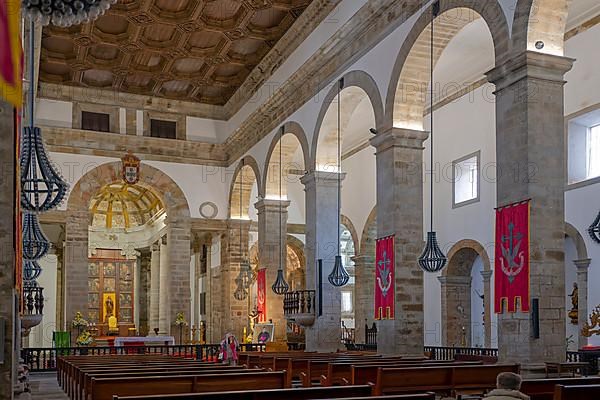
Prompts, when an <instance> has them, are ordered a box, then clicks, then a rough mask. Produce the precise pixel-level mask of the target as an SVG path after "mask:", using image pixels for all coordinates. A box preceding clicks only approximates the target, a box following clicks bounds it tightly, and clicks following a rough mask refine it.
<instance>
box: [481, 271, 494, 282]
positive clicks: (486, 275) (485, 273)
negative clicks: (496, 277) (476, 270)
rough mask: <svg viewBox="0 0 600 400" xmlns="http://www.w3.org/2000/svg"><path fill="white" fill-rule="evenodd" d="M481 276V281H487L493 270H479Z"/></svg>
mask: <svg viewBox="0 0 600 400" xmlns="http://www.w3.org/2000/svg"><path fill="white" fill-rule="evenodd" d="M480 273H481V276H482V277H483V281H484V282H489V281H490V279H491V278H492V275H493V274H494V271H491V270H490V271H481V272H480Z"/></svg>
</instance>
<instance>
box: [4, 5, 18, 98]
mask: <svg viewBox="0 0 600 400" xmlns="http://www.w3.org/2000/svg"><path fill="white" fill-rule="evenodd" d="M22 65H23V49H22V47H21V1H20V0H0V98H4V99H5V100H6V101H8V102H9V103H11V104H12V105H14V106H15V107H21V104H22V103H23V94H22V91H21V90H22V82H21V79H22V71H23V66H22Z"/></svg>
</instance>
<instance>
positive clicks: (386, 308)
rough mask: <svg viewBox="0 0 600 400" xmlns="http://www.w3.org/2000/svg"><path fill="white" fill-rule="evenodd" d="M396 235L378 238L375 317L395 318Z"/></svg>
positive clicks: (377, 318)
mask: <svg viewBox="0 0 600 400" xmlns="http://www.w3.org/2000/svg"><path fill="white" fill-rule="evenodd" d="M394 239H395V236H388V237H384V238H381V239H377V244H376V250H375V319H376V320H382V319H394V307H395V301H396V300H395V298H394V297H395V296H394V293H395V279H396V278H395V275H396V274H395V269H396V262H395V258H396V257H395V254H394V251H395V250H394Z"/></svg>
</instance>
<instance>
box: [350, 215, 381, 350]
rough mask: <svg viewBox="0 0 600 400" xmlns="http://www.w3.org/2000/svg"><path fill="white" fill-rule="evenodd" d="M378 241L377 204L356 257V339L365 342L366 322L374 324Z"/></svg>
mask: <svg viewBox="0 0 600 400" xmlns="http://www.w3.org/2000/svg"><path fill="white" fill-rule="evenodd" d="M376 241H377V206H375V207H373V209H372V210H371V212H370V213H369V216H368V217H367V221H366V222H365V226H364V227H363V230H362V234H361V236H360V246H359V249H360V252H359V251H357V252H356V254H357V255H356V257H354V268H355V269H354V270H355V275H356V286H355V293H356V301H355V303H356V305H357V306H356V309H355V318H356V328H357V329H356V332H355V335H356V341H357V343H364V342H365V330H364V326H365V324H366V325H368V326H371V325H372V324H373V321H374V319H373V316H374V313H375V301H374V297H373V296H374V295H375V269H374V266H375V244H376Z"/></svg>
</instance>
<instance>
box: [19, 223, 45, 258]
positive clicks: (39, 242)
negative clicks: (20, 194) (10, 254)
mask: <svg viewBox="0 0 600 400" xmlns="http://www.w3.org/2000/svg"><path fill="white" fill-rule="evenodd" d="M22 230H23V259H25V260H30V261H36V260H39V259H40V258H42V257H44V256H45V255H46V254H48V250H49V249H50V243H49V242H48V239H47V238H46V235H44V232H43V231H42V228H41V227H40V223H39V221H38V218H37V215H35V214H31V213H24V214H23V229H22Z"/></svg>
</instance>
